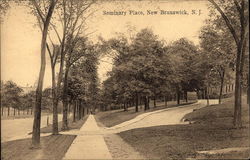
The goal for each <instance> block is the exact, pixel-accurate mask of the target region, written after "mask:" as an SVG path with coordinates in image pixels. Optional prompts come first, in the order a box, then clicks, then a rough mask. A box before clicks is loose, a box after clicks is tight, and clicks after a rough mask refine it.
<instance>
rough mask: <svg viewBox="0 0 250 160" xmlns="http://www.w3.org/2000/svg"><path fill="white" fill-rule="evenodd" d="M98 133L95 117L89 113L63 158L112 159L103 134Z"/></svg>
mask: <svg viewBox="0 0 250 160" xmlns="http://www.w3.org/2000/svg"><path fill="white" fill-rule="evenodd" d="M88 133H90V134H88ZM95 133H96V134H95ZM98 133H100V129H99V127H98V126H97V124H96V121H95V118H94V116H93V115H89V117H88V119H87V121H86V122H85V124H84V125H83V126H82V128H81V129H80V134H78V136H77V137H76V139H75V140H74V141H73V143H72V144H71V146H70V147H69V149H68V151H67V153H66V154H65V156H64V158H63V159H112V156H111V154H110V152H109V150H108V147H107V145H106V143H105V141H104V138H103V135H100V134H98Z"/></svg>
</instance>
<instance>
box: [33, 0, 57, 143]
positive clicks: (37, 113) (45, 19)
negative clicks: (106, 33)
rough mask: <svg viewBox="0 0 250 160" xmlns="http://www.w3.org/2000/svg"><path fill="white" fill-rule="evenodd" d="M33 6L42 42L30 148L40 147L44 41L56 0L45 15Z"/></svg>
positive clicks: (44, 61) (44, 63) (34, 0)
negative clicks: (39, 26) (37, 16)
mask: <svg viewBox="0 0 250 160" xmlns="http://www.w3.org/2000/svg"><path fill="white" fill-rule="evenodd" d="M32 2H33V5H34V7H35V10H36V13H37V14H38V15H39V17H40V18H41V21H42V23H43V28H42V41H41V66H40V71H39V78H38V85H37V89H36V101H35V110H34V122H33V132H32V147H34V148H37V147H39V145H40V125H41V105H42V89H43V79H44V74H45V66H46V58H45V52H46V40H47V34H48V29H49V24H50V20H51V17H52V14H53V11H54V8H55V6H56V3H57V0H51V1H50V3H49V5H48V9H47V12H46V14H43V13H42V12H41V9H40V7H39V5H38V2H37V1H36V0H33V1H32Z"/></svg>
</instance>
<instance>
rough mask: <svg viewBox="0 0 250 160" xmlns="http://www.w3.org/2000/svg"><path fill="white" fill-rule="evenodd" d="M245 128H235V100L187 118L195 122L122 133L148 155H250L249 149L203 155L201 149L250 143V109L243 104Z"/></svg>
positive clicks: (185, 156) (234, 156)
mask: <svg viewBox="0 0 250 160" xmlns="http://www.w3.org/2000/svg"><path fill="white" fill-rule="evenodd" d="M242 113H243V116H242V118H243V126H244V127H243V128H241V129H235V128H234V127H233V125H232V120H233V100H232V99H231V100H230V101H226V102H225V103H224V104H221V105H214V106H209V107H204V108H201V109H199V110H196V111H194V112H192V113H189V114H187V115H186V116H185V118H187V119H189V120H191V121H194V123H192V124H187V125H169V126H157V127H149V128H140V129H134V130H129V131H126V132H121V133H119V135H120V136H121V137H122V138H123V139H124V140H125V141H126V142H127V143H129V144H130V145H131V146H133V147H134V148H135V149H136V150H137V151H139V152H140V153H141V154H143V155H145V156H146V157H147V158H151V159H152V158H160V159H185V158H202V159H208V158H223V159H228V158H230V159H231V158H235V159H236V158H240V159H242V158H248V157H249V154H248V151H244V152H231V153H225V154H214V155H201V154H198V153H197V151H204V150H214V149H223V148H231V147H248V146H249V132H248V131H249V114H248V113H249V108H248V105H247V104H244V105H243V112H242Z"/></svg>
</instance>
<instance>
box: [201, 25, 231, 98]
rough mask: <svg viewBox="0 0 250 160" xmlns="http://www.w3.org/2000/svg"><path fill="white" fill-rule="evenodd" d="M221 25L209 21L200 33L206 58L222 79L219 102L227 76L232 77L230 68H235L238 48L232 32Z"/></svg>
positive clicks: (220, 79) (219, 78)
mask: <svg viewBox="0 0 250 160" xmlns="http://www.w3.org/2000/svg"><path fill="white" fill-rule="evenodd" d="M220 27H221V26H220V25H212V24H209V21H208V25H207V26H205V27H203V29H202V30H201V34H200V39H201V48H202V49H203V50H204V52H205V53H206V54H207V55H208V56H207V58H206V59H205V60H206V61H209V63H210V65H212V68H213V69H214V70H215V71H216V72H217V73H218V74H217V77H218V80H219V81H220V90H219V103H221V99H222V89H223V87H224V82H225V78H227V79H229V78H230V71H229V70H232V69H233V68H232V66H233V65H234V61H235V56H234V54H233V52H235V49H236V46H235V45H232V44H233V41H232V39H231V37H230V33H228V31H227V30H226V31H225V30H222V28H220ZM214 42H216V43H214Z"/></svg>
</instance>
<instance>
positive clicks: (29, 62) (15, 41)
mask: <svg viewBox="0 0 250 160" xmlns="http://www.w3.org/2000/svg"><path fill="white" fill-rule="evenodd" d="M96 9H97V11H96V12H95V13H94V15H93V16H92V17H91V19H90V20H89V21H88V23H87V24H86V25H87V26H88V28H89V30H88V32H92V31H94V33H93V34H91V35H90V38H91V39H92V40H94V41H95V40H96V39H97V37H98V36H100V35H101V36H102V37H103V38H105V39H109V38H111V37H114V36H115V35H116V34H115V33H116V32H126V33H127V31H128V27H127V26H132V27H133V28H135V30H136V31H139V30H140V29H142V28H145V27H149V28H151V29H152V30H153V31H154V33H155V34H157V35H159V37H160V38H161V39H164V40H165V41H166V42H171V41H174V40H178V39H179V38H181V37H186V38H188V39H189V40H192V41H193V42H194V43H195V44H198V43H199V40H198V35H199V30H200V28H201V27H202V25H204V20H205V19H206V18H207V17H208V9H207V1H199V0H194V1H192V0H189V1H177V0H172V1H171V0H166V1H159V2H154V3H153V2H150V1H126V2H123V3H121V2H119V3H118V2H112V3H111V2H107V3H102V4H101V5H99V6H97V7H96ZM129 10H133V11H142V12H143V13H144V15H129ZM147 10H152V11H158V12H157V14H156V15H147ZM160 10H165V11H179V10H181V11H183V10H186V11H187V12H188V13H189V15H161V14H159V11H160ZM192 10H195V11H196V13H198V12H199V10H200V13H201V14H200V15H198V14H194V15H192V14H191V13H192ZM104 11H107V12H112V11H123V12H126V13H127V14H126V16H124V15H120V16H118V15H103V12H104ZM34 24H36V19H35V17H34V16H32V15H30V14H29V13H28V8H26V7H24V6H20V5H19V6H16V5H15V6H14V5H12V7H11V9H10V10H9V11H8V12H7V14H6V16H5V18H4V22H3V23H2V24H1V69H2V71H1V74H2V80H4V81H6V80H13V81H14V82H16V83H17V84H18V85H21V86H26V85H27V84H29V85H34V84H35V82H36V81H37V79H38V74H39V73H38V72H39V68H40V43H41V33H40V31H39V29H38V28H37V26H35V25H34ZM106 60H107V59H106ZM49 63H50V62H49V59H48V58H47V66H46V73H45V81H44V86H45V87H47V86H51V72H50V66H49ZM111 67H112V66H111V65H110V64H108V63H104V62H101V63H100V66H99V69H98V73H99V77H100V79H101V81H102V80H104V79H105V78H106V76H105V75H106V72H107V71H108V70H110V69H111Z"/></svg>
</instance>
